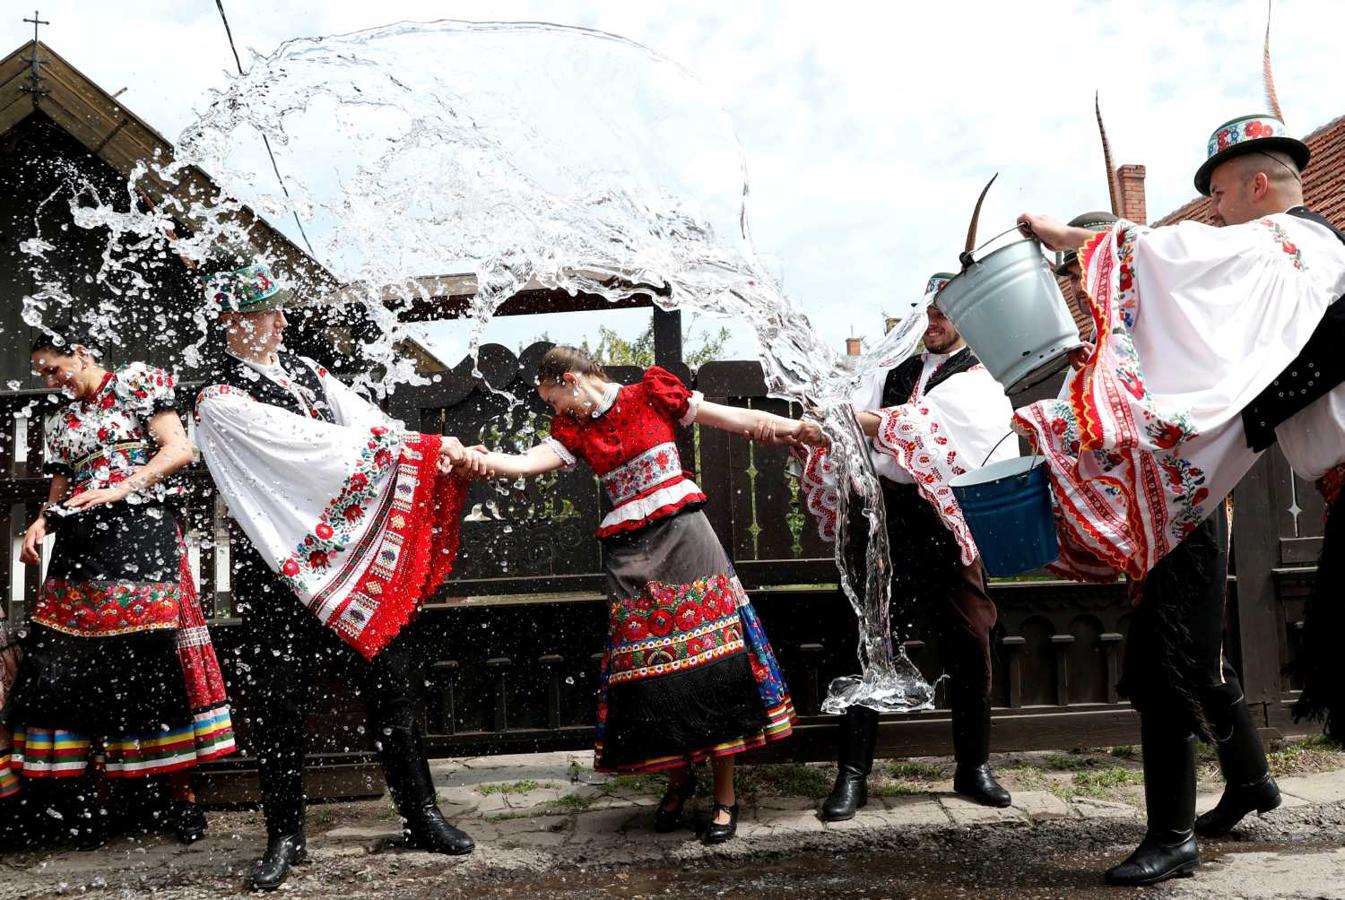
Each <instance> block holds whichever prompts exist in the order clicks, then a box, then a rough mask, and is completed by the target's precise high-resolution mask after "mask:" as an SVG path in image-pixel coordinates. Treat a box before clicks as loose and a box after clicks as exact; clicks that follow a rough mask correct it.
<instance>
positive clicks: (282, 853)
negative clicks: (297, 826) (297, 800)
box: [250, 831, 308, 891]
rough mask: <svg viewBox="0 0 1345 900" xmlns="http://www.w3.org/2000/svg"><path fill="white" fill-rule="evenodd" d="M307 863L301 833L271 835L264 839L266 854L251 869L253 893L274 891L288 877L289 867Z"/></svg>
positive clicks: (306, 849) (306, 853) (305, 849)
mask: <svg viewBox="0 0 1345 900" xmlns="http://www.w3.org/2000/svg"><path fill="white" fill-rule="evenodd" d="M307 861H308V848H307V847H306V846H305V844H304V833H303V831H295V832H291V833H289V834H272V835H270V836H268V837H267V839H266V852H265V853H263V854H262V858H261V859H259V860H257V864H256V865H255V866H253V867H252V878H251V879H250V883H251V887H252V889H253V890H254V891H274V890H275V889H276V888H278V887H280V886H281V885H282V884H284V883H285V879H286V878H289V877H290V866H293V865H298V864H299V863H302V862H307Z"/></svg>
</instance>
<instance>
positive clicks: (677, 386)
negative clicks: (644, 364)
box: [640, 366, 702, 425]
mask: <svg viewBox="0 0 1345 900" xmlns="http://www.w3.org/2000/svg"><path fill="white" fill-rule="evenodd" d="M640 385H641V387H643V388H644V391H645V394H646V396H648V397H649V405H650V406H651V407H652V408H653V409H654V410H655V411H656V412H658V413H659V414H660V415H662V416H664V417H665V418H667V419H669V420H671V421H673V422H677V423H678V424H680V425H689V424H691V422H692V421H694V420H695V418H696V409H697V407H698V406H699V405H700V402H701V400H702V394H701V393H700V392H699V391H691V390H688V389H687V386H686V385H684V384H682V380H681V379H680V378H678V377H677V376H676V375H674V374H673V373H672V372H669V371H668V370H667V369H665V368H663V367H662V366H650V367H649V368H648V369H646V370H645V373H644V377H643V378H642V379H640Z"/></svg>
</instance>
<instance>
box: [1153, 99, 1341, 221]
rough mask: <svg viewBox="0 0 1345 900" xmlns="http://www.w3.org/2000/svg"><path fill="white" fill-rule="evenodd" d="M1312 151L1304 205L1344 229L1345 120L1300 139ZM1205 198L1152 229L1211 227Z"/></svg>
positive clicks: (1197, 199) (1304, 191)
mask: <svg viewBox="0 0 1345 900" xmlns="http://www.w3.org/2000/svg"><path fill="white" fill-rule="evenodd" d="M1303 142H1304V143H1305V144H1307V145H1308V149H1309V150H1311V151H1312V161H1311V162H1310V163H1309V164H1308V170H1307V171H1306V172H1304V173H1303V201H1304V202H1305V203H1306V204H1307V205H1308V206H1309V207H1310V208H1311V209H1313V210H1315V211H1316V212H1318V213H1321V214H1322V215H1323V216H1325V217H1326V218H1327V219H1329V220H1330V221H1331V222H1332V223H1333V224H1334V225H1336V226H1337V227H1338V228H1342V227H1345V116H1341V117H1340V118H1338V119H1335V120H1333V121H1331V122H1328V123H1326V124H1325V125H1323V126H1322V127H1321V128H1318V129H1317V130H1316V131H1314V132H1313V133H1312V134H1310V135H1308V136H1307V137H1305V138H1304V139H1303ZM1212 217H1213V205H1212V203H1211V201H1210V198H1208V197H1197V198H1196V199H1195V200H1192V201H1191V202H1190V203H1188V204H1186V205H1185V206H1183V207H1181V208H1180V209H1176V210H1174V211H1172V212H1170V213H1168V214H1167V215H1166V216H1164V217H1163V218H1161V219H1159V220H1158V221H1157V222H1155V223H1154V224H1155V225H1171V224H1173V223H1175V222H1185V221H1188V220H1194V221H1197V222H1204V223H1206V224H1214V223H1213V220H1212Z"/></svg>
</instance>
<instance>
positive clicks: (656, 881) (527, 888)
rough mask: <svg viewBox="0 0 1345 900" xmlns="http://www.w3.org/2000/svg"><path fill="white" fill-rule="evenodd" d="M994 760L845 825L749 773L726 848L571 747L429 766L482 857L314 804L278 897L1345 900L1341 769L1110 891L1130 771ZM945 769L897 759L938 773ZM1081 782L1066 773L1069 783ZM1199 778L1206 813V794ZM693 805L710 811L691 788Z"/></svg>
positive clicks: (354, 809) (141, 845)
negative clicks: (1096, 791)
mask: <svg viewBox="0 0 1345 900" xmlns="http://www.w3.org/2000/svg"><path fill="white" fill-rule="evenodd" d="M1107 758H1108V759H1112V758H1113V757H1111V756H1108V757H1107ZM1000 761H1001V762H1002V763H1004V765H1003V766H1002V770H1003V771H1005V772H1013V771H1014V770H1015V765H1014V764H1016V765H1017V767H1018V768H1017V771H1018V772H1019V774H1018V776H1017V777H1018V778H1019V779H1020V782H1019V783H1018V784H1016V785H1015V794H1014V805H1013V806H1012V807H1010V808H1008V809H993V810H992V809H987V808H985V807H978V806H975V805H974V804H971V803H968V802H967V801H965V800H962V799H961V798H958V797H956V796H954V795H952V794H951V793H950V792H949V791H948V790H947V787H946V785H943V784H942V781H935V780H931V781H930V783H929V784H928V785H926V786H924V787H922V788H921V789H920V790H919V791H917V792H915V793H900V792H899V793H895V794H892V795H890V796H889V795H886V794H885V795H883V796H873V797H871V799H870V803H869V805H868V807H866V808H865V809H863V810H861V811H860V813H859V815H857V816H856V817H855V818H854V819H852V820H850V821H848V822H841V823H822V822H819V821H818V819H817V816H816V802H817V801H816V799H815V798H812V797H808V796H798V795H795V794H791V793H789V792H787V791H784V792H782V791H779V790H777V791H775V792H774V793H772V792H770V791H767V790H765V787H766V785H767V784H769V783H773V784H775V786H776V787H777V788H779V787H781V786H782V785H792V786H793V787H795V788H798V789H800V790H804V789H808V788H809V786H810V785H812V786H813V787H816V786H817V785H814V784H813V782H814V781H826V780H829V779H828V778H827V775H828V773H827V772H825V771H823V772H816V773H813V774H812V776H809V777H804V776H805V775H807V774H808V773H807V772H805V771H803V770H800V769H798V768H797V767H794V768H786V769H783V770H780V771H777V772H776V773H775V780H774V781H773V782H771V781H770V780H769V779H766V778H765V775H764V774H763V772H764V771H765V770H764V769H763V770H758V771H755V772H751V773H748V772H745V773H744V774H743V778H742V780H743V782H744V785H743V786H744V787H746V786H751V785H755V788H754V790H755V795H754V796H753V795H751V794H748V795H745V796H750V797H751V799H745V800H744V801H743V802H744V804H745V805H744V808H743V814H742V819H741V820H740V829H739V836H738V837H737V838H736V839H735V840H733V841H730V842H729V843H727V844H724V845H721V846H718V847H705V846H704V845H702V844H701V843H700V842H699V840H697V837H696V835H695V833H694V831H693V830H692V829H690V828H688V829H686V830H683V831H680V832H675V833H672V834H656V833H654V832H653V830H652V827H651V824H652V823H651V819H652V808H653V805H654V804H655V803H656V802H657V795H658V792H659V791H661V783H658V782H657V780H655V781H653V782H650V783H648V784H646V783H644V781H636V782H626V781H622V780H620V779H617V780H610V781H606V782H602V781H600V780H596V781H595V780H594V779H593V777H592V773H591V772H590V771H588V770H586V769H585V768H584V765H583V764H584V762H585V761H584V760H582V759H578V760H576V759H573V758H571V757H570V756H568V755H564V754H552V755H536V756H524V757H512V758H508V757H495V758H489V759H487V758H480V759H469V760H457V761H439V762H437V763H436V764H435V778H436V782H437V784H438V786H439V790H440V794H441V803H442V805H443V807H444V810H445V812H446V813H447V814H448V815H449V816H450V818H452V819H453V820H454V821H456V822H458V823H459V824H460V825H462V827H464V828H465V829H466V830H467V831H468V832H469V833H471V834H472V835H473V836H474V837H475V838H476V839H477V842H478V848H477V850H476V852H474V853H473V854H471V855H470V856H467V857H459V858H449V857H444V856H438V855H434V854H429V853H423V852H411V851H406V850H401V849H398V848H397V847H396V841H397V837H398V832H399V826H398V823H397V820H396V816H395V813H393V810H392V808H391V805H390V804H389V803H388V801H387V800H386V799H382V800H374V801H361V802H354V803H332V804H325V805H318V806H314V807H312V808H310V810H309V822H308V832H309V852H310V855H311V857H312V861H311V862H310V863H309V864H307V865H304V866H300V867H296V869H295V870H294V873H293V875H292V876H291V878H290V880H289V882H288V883H287V884H286V885H285V886H284V888H283V890H282V891H281V892H280V893H279V894H278V895H277V896H280V897H286V898H305V900H307V898H323V900H326V898H330V897H339V898H341V900H363V898H381V897H405V898H412V900H419V898H441V897H443V898H470V900H487V898H496V897H500V898H540V900H546V898H561V897H566V898H568V897H585V898H588V897H596V898H656V897H672V896H677V897H691V898H697V897H781V898H794V897H860V898H906V897H918V898H922V900H924V898H930V900H940V898H964V897H975V898H982V897H984V898H997V897H1006V898H1055V897H1069V898H1085V900H1086V898H1096V897H1130V896H1140V897H1165V898H1166V897H1174V898H1182V900H1209V898H1220V900H1223V898H1231V897H1246V898H1285V897H1292V898H1319V897H1341V898H1342V900H1345V769H1338V770H1332V771H1318V772H1313V773H1311V774H1304V775H1287V774H1283V773H1282V777H1281V779H1280V781H1281V786H1282V788H1283V789H1284V791H1285V804H1284V806H1283V807H1282V808H1281V809H1279V810H1276V811H1274V812H1273V813H1270V814H1267V815H1266V816H1263V817H1253V818H1251V819H1249V820H1247V822H1246V823H1245V827H1242V828H1240V829H1239V830H1238V831H1237V832H1235V835H1234V837H1233V839H1230V840H1225V841H1219V842H1205V843H1204V844H1203V845H1202V858H1203V861H1204V865H1203V866H1202V867H1201V869H1200V871H1199V873H1198V874H1197V876H1196V877H1195V878H1191V879H1183V880H1181V881H1178V882H1170V883H1168V884H1165V885H1163V886H1160V887H1156V888H1151V889H1144V890H1141V891H1134V890H1125V889H1114V888H1108V887H1107V886H1105V885H1104V884H1103V883H1102V872H1103V871H1104V870H1105V869H1106V868H1107V867H1108V866H1109V865H1112V864H1114V863H1115V862H1118V861H1119V860H1121V859H1122V858H1124V857H1125V855H1126V854H1127V853H1128V852H1129V851H1130V850H1131V849H1132V848H1133V847H1134V845H1135V844H1136V843H1137V842H1138V841H1139V839H1140V837H1141V836H1142V833H1143V822H1142V818H1141V815H1140V810H1139V809H1138V808H1137V807H1136V806H1135V805H1134V803H1133V802H1130V801H1128V800H1127V798H1129V797H1130V794H1132V793H1134V792H1136V791H1137V790H1138V787H1137V786H1136V785H1134V784H1131V783H1129V782H1126V783H1124V784H1123V785H1122V786H1121V787H1120V788H1118V789H1117V793H1114V794H1113V795H1112V796H1113V799H1110V800H1107V799H1102V798H1099V797H1096V796H1086V795H1077V796H1076V795H1072V794H1069V793H1064V795H1063V796H1062V791H1061V787H1062V785H1061V783H1059V782H1042V783H1041V784H1042V785H1046V786H1048V787H1050V786H1052V785H1053V788H1052V790H1035V791H1034V790H1029V789H1026V783H1025V781H1024V780H1025V779H1026V778H1027V775H1026V774H1025V773H1027V771H1028V770H1027V769H1025V768H1024V767H1023V763H1024V762H1025V761H1024V760H1021V759H1020V760H1011V759H1008V758H1004V759H1001V760H1000ZM945 763H946V761H938V760H934V761H925V762H923V763H917V762H906V763H894V764H892V765H893V766H901V767H902V769H901V771H903V772H904V773H905V774H906V775H911V774H912V773H913V772H922V773H924V776H925V777H928V778H929V779H940V778H941V777H942V774H944V769H945V768H946V765H945ZM1052 765H1055V766H1057V768H1059V767H1062V766H1066V767H1072V768H1066V769H1065V770H1064V771H1073V772H1074V773H1075V775H1074V777H1077V778H1082V776H1083V775H1089V774H1090V773H1094V772H1096V771H1098V770H1097V769H1096V767H1095V766H1093V765H1092V764H1091V763H1089V762H1088V761H1087V760H1086V759H1082V758H1079V757H1070V758H1062V759H1057V760H1055V761H1054V762H1053V763H1052ZM1081 765H1082V766H1084V767H1083V768H1079V767H1080V766H1081ZM1102 771H1112V770H1102ZM1034 777H1036V776H1034ZM1090 777H1091V776H1090ZM1092 783H1093V782H1092V781H1091V780H1089V778H1082V780H1081V781H1080V782H1079V783H1077V784H1076V783H1074V782H1073V781H1071V782H1070V784H1071V785H1072V786H1073V788H1077V789H1080V790H1082V789H1084V788H1086V787H1087V786H1088V785H1091V784H1092ZM1039 786H1041V785H1039ZM822 787H825V785H822ZM1214 787H1215V785H1209V786H1208V788H1214ZM1208 788H1207V790H1206V792H1205V793H1203V794H1202V795H1201V800H1200V807H1201V808H1206V807H1208V806H1209V805H1210V804H1212V803H1213V802H1214V800H1215V799H1216V798H1217V793H1216V792H1215V791H1214V790H1209V789H1208ZM1053 791H1054V792H1053ZM1131 799H1132V800H1133V799H1134V798H1131ZM692 802H693V808H694V809H695V810H696V811H697V812H698V813H699V815H701V816H704V815H706V814H708V810H706V809H705V804H704V803H703V801H702V800H699V799H698V800H695V801H692ZM263 840H264V838H263V826H262V822H261V817H260V814H259V813H258V812H257V811H255V810H238V811H231V812H224V811H215V812H212V813H211V816H210V831H209V833H208V834H207V836H206V838H205V839H204V840H202V841H200V842H199V843H197V844H193V845H190V846H186V847H184V846H182V845H179V844H177V843H176V842H174V841H173V840H172V839H171V838H168V837H165V836H162V835H156V834H130V835H126V836H122V837H118V838H117V839H116V840H114V841H112V842H111V843H110V844H109V845H108V846H107V847H105V848H103V849H101V850H97V851H92V852H81V851H76V850H73V849H71V848H69V846H68V845H67V846H60V845H57V846H42V847H31V848H28V849H23V850H18V851H13V852H7V853H6V852H0V900H9V898H37V897H44V898H45V897H55V896H66V897H69V896H78V897H90V898H95V897H96V898H137V900H138V898H141V897H155V898H160V900H188V898H190V900H195V898H200V897H247V896H249V894H248V892H247V891H246V890H245V888H244V883H245V879H246V875H247V872H248V870H249V868H250V867H251V864H252V861H253V860H254V859H255V857H256V855H257V853H258V851H259V850H260V848H261V846H262V843H263ZM252 896H257V895H252Z"/></svg>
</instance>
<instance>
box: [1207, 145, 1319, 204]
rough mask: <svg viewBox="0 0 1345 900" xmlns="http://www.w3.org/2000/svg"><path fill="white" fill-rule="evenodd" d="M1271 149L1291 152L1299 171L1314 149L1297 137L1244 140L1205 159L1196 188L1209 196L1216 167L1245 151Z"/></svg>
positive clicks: (1310, 157) (1304, 166) (1304, 165)
mask: <svg viewBox="0 0 1345 900" xmlns="http://www.w3.org/2000/svg"><path fill="white" fill-rule="evenodd" d="M1271 150H1280V151H1282V152H1284V153H1287V154H1289V158H1290V159H1292V160H1293V161H1294V162H1295V163H1296V164H1297V165H1298V171H1299V172H1302V171H1303V170H1304V169H1306V168H1307V167H1308V162H1309V161H1310V160H1311V159H1312V151H1311V150H1309V149H1308V145H1307V144H1305V143H1303V142H1302V141H1300V140H1298V139H1297V138H1291V137H1265V138H1255V139H1254V140H1250V141H1243V142H1242V143H1240V144H1234V145H1233V146H1231V147H1225V148H1224V149H1223V150H1220V151H1219V152H1218V153H1216V154H1214V155H1213V156H1211V157H1210V158H1209V159H1207V160H1205V164H1204V165H1202V166H1201V167H1200V168H1199V169H1196V190H1197V191H1199V192H1200V195H1201V196H1202V197H1208V196H1209V195H1210V178H1211V177H1212V176H1213V175H1214V170H1215V169H1217V168H1219V167H1220V166H1222V165H1223V164H1224V163H1226V162H1228V161H1229V160H1230V159H1232V158H1233V157H1235V156H1242V155H1243V154H1245V153H1265V152H1267V151H1271Z"/></svg>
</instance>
